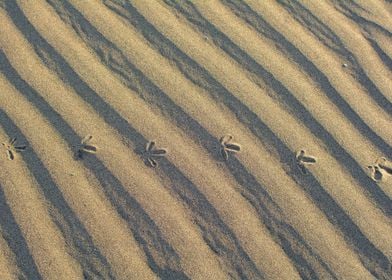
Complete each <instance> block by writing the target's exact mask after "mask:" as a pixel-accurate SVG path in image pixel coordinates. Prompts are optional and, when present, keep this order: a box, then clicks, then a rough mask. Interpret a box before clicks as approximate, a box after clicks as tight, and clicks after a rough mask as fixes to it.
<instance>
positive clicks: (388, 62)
mask: <svg viewBox="0 0 392 280" xmlns="http://www.w3.org/2000/svg"><path fill="white" fill-rule="evenodd" d="M367 40H368V42H369V43H370V45H372V47H373V49H374V50H375V51H376V52H377V54H378V56H379V57H380V59H381V61H382V62H383V63H384V64H385V66H387V67H388V69H389V71H392V57H390V56H389V55H388V54H387V53H386V52H384V50H383V49H382V48H381V47H380V45H379V44H378V42H377V41H376V40H375V39H373V38H371V36H368V37H367Z"/></svg>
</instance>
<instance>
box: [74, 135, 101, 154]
mask: <svg viewBox="0 0 392 280" xmlns="http://www.w3.org/2000/svg"><path fill="white" fill-rule="evenodd" d="M91 139H93V137H92V136H91V135H87V136H86V137H84V138H83V139H82V141H81V142H80V144H79V148H78V150H77V152H76V155H77V158H80V159H82V158H83V156H84V154H86V153H87V154H95V153H96V152H97V150H98V149H97V147H96V146H94V145H92V144H89V142H90V141H91Z"/></svg>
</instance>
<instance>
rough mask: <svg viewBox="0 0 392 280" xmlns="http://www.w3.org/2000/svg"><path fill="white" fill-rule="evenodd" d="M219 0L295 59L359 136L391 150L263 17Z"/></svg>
mask: <svg viewBox="0 0 392 280" xmlns="http://www.w3.org/2000/svg"><path fill="white" fill-rule="evenodd" d="M223 2H225V3H226V5H227V6H228V7H229V8H231V9H232V11H233V12H234V13H235V14H236V15H237V16H238V17H240V18H241V19H243V20H244V21H245V22H247V23H248V24H249V25H250V26H252V27H253V28H254V29H255V30H256V31H257V32H259V33H260V34H262V35H263V36H265V37H267V38H268V39H270V40H272V41H273V42H274V43H275V45H277V46H278V47H279V49H280V50H281V51H282V52H283V53H284V54H285V55H287V56H288V57H289V58H290V59H291V60H293V61H294V62H296V63H297V64H298V65H299V66H300V67H301V69H303V70H305V71H306V73H307V74H308V76H309V77H311V78H312V79H313V80H314V81H315V82H316V84H317V85H318V86H319V87H320V88H321V89H322V91H323V93H324V94H325V95H326V96H327V98H328V99H329V100H330V101H331V102H332V103H334V104H335V105H336V106H337V107H338V108H339V110H340V112H341V113H342V114H343V115H344V116H345V117H346V119H348V120H349V121H350V122H351V123H352V124H353V125H354V126H355V127H356V129H357V130H358V131H359V132H360V133H361V134H362V136H363V137H365V138H369V139H370V140H371V141H372V142H373V143H374V144H375V145H376V146H377V147H378V148H379V149H380V150H381V151H383V152H384V153H388V152H390V153H392V148H391V147H390V145H388V143H386V142H385V141H384V140H383V139H382V137H380V136H379V135H377V134H376V133H375V132H374V131H373V130H372V129H371V128H370V127H369V126H368V125H367V124H366V123H365V122H364V121H363V120H362V118H361V117H360V116H359V115H358V114H357V113H356V112H355V110H354V109H353V108H352V107H351V106H350V104H349V103H348V102H347V101H346V100H345V99H344V98H343V97H342V96H341V95H340V94H339V92H338V91H337V90H336V89H335V88H334V87H333V86H332V84H331V83H330V82H329V79H328V77H327V76H326V75H325V74H324V73H323V72H322V71H321V70H320V69H318V68H317V66H316V65H315V64H314V63H313V62H312V61H311V60H310V59H308V58H307V57H306V56H305V55H304V54H303V53H302V52H301V51H300V50H299V49H298V48H296V47H295V46H294V45H293V44H292V43H291V42H290V41H289V40H287V39H286V38H285V37H284V36H283V35H282V34H281V33H279V32H278V31H277V30H276V29H274V28H273V27H272V26H271V25H270V24H269V23H268V22H267V21H266V20H264V19H263V18H262V17H261V16H260V15H259V14H257V13H256V12H255V11H253V10H252V9H251V8H250V7H249V6H248V5H246V4H245V3H244V2H243V1H239V0H224V1H223ZM248 71H250V72H252V73H255V74H257V73H258V71H257V68H256V67H252V65H251V64H250V65H249V69H248Z"/></svg>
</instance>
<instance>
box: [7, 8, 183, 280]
mask: <svg viewBox="0 0 392 280" xmlns="http://www.w3.org/2000/svg"><path fill="white" fill-rule="evenodd" d="M17 15H18V20H22V19H24V22H23V23H21V24H20V26H24V29H23V30H21V31H22V32H23V33H24V35H25V36H26V37H27V38H28V39H29V41H30V43H31V44H32V45H33V46H34V48H35V50H36V51H37V54H38V55H39V56H40V57H41V59H42V60H43V61H44V62H45V63H46V64H47V65H48V67H49V68H50V69H52V70H54V71H56V73H58V74H59V75H60V78H62V79H63V80H64V82H65V83H67V84H70V85H71V86H73V87H74V89H75V90H76V91H77V93H78V94H80V95H81V97H82V98H84V99H85V101H86V102H88V103H90V104H91V105H92V106H93V107H94V108H95V109H96V110H97V111H98V112H101V115H103V116H104V118H105V121H107V122H108V123H109V124H112V125H113V126H114V127H115V128H116V129H118V130H119V131H122V132H123V133H125V134H134V133H136V131H134V130H133V128H131V127H130V126H128V125H127V122H126V121H125V120H123V119H121V117H120V116H119V115H118V113H117V112H115V111H114V110H113V109H111V108H110V107H109V106H108V105H107V104H106V103H105V102H104V101H103V100H102V99H100V98H99V97H98V96H97V95H96V94H95V92H93V90H92V89H91V88H89V87H88V86H87V85H86V84H85V83H84V82H83V81H82V80H81V79H80V78H79V77H78V76H77V74H76V73H75V72H74V71H73V70H72V68H71V67H70V66H69V65H68V64H67V63H66V61H65V60H64V59H63V58H62V57H61V56H60V55H59V54H58V53H57V52H56V51H55V50H54V49H53V48H52V47H51V46H50V45H49V44H48V43H47V42H46V41H45V40H44V39H43V38H42V37H41V36H40V35H39V34H38V32H37V31H36V30H35V29H34V27H33V26H31V24H30V23H29V22H28V21H27V19H26V18H25V17H24V15H23V14H22V12H21V11H20V10H18V13H17ZM5 59H6V58H5ZM8 64H9V63H8ZM4 65H5V63H4ZM9 66H10V65H9ZM10 67H11V66H10ZM10 67H9V68H10ZM10 69H11V68H10ZM10 69H8V72H15V70H14V69H12V70H10ZM17 75H18V74H17V73H16V72H15V73H13V76H17ZM9 79H10V77H9ZM21 87H24V88H28V91H29V92H28V94H25V95H26V96H27V97H28V99H29V101H30V102H32V104H34V105H35V106H36V107H37V108H38V109H39V110H40V111H41V113H42V114H43V115H44V117H46V118H47V119H48V120H50V122H51V123H52V124H53V126H54V128H55V129H56V130H57V131H58V132H59V133H60V135H61V136H62V137H63V138H64V139H65V140H66V141H67V142H68V144H69V145H70V147H71V148H74V147H75V146H77V143H78V142H79V141H80V137H79V136H78V135H77V134H76V132H75V131H74V130H73V129H72V128H71V127H70V126H69V125H68V124H67V123H66V122H65V120H64V119H62V117H61V116H60V115H59V114H58V113H57V112H56V111H55V110H53V108H51V107H50V105H49V104H48V103H47V102H46V101H45V100H44V99H43V98H42V97H40V96H39V94H38V93H36V92H35V91H34V89H32V88H30V86H29V85H27V84H24V85H22V86H21ZM21 92H23V91H22V90H21ZM116 120H121V121H116ZM140 141H141V140H140ZM139 144H140V145H144V144H145V141H143V142H140V143H139ZM83 163H85V166H86V167H87V168H89V169H90V170H91V171H92V173H93V174H94V175H95V177H96V178H97V179H98V180H99V181H100V183H101V184H102V187H103V189H104V191H105V193H106V195H107V197H108V198H109V200H110V202H111V203H112V205H113V206H114V207H115V209H116V210H117V211H118V213H119V214H120V216H121V217H122V218H123V219H124V220H126V221H127V223H128V226H129V227H130V229H131V231H132V232H133V234H134V236H135V239H136V240H137V241H139V242H140V244H141V245H140V246H141V247H142V249H144V250H145V253H146V255H147V258H148V264H149V265H150V267H151V268H152V270H153V271H154V272H156V273H157V274H158V276H159V277H160V278H161V279H173V277H174V278H175V279H188V278H187V276H186V275H185V274H184V273H183V272H181V267H180V260H179V257H178V255H177V254H176V252H175V251H174V249H173V248H172V247H171V246H170V245H169V244H168V243H167V242H166V240H164V238H163V236H162V234H161V232H160V230H159V229H158V227H157V226H156V225H155V223H154V221H153V220H151V218H150V217H149V216H148V215H147V213H146V212H144V210H143V209H142V207H141V206H140V205H139V204H138V203H137V202H136V200H135V199H134V198H132V197H131V196H130V194H129V193H128V192H126V190H125V189H124V187H123V186H122V185H121V184H120V182H119V181H118V180H117V178H115V176H113V175H112V174H111V173H110V171H109V170H108V169H107V168H106V167H105V165H104V164H103V163H102V162H100V161H99V160H98V159H96V158H95V157H94V160H93V161H91V160H87V161H84V162H83ZM86 258H87V256H86ZM100 266H102V267H105V265H104V264H100ZM110 277H112V276H110ZM94 279H96V278H94ZM104 279H109V278H108V276H107V277H104ZM110 279H111V278H110Z"/></svg>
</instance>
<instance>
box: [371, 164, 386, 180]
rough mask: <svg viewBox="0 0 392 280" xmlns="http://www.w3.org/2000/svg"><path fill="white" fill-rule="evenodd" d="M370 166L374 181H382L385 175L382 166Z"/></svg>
mask: <svg viewBox="0 0 392 280" xmlns="http://www.w3.org/2000/svg"><path fill="white" fill-rule="evenodd" d="M368 168H369V169H371V170H372V179H373V181H375V182H380V181H381V180H382V177H383V174H382V172H381V170H380V167H379V166H378V165H369V166H368Z"/></svg>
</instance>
